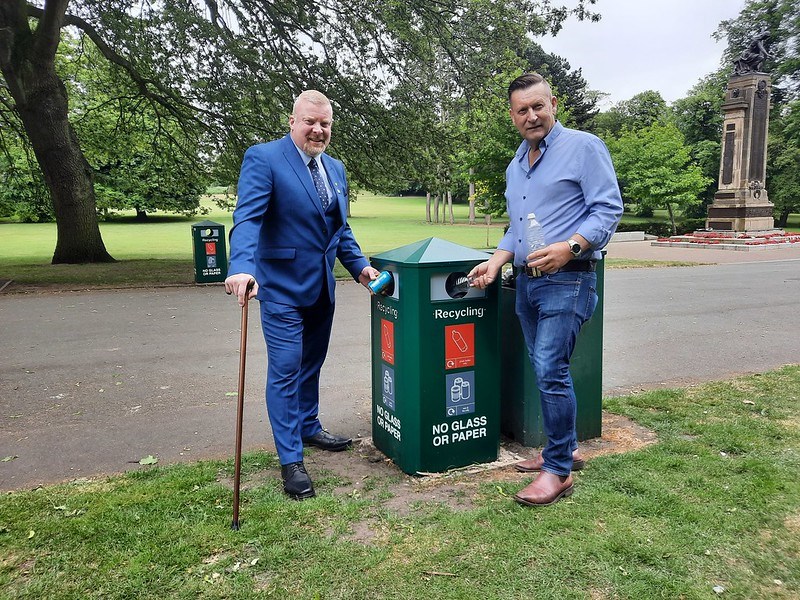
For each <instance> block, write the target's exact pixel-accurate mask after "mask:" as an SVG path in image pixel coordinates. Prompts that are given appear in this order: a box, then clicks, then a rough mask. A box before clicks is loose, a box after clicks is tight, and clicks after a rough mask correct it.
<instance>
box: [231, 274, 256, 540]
mask: <svg viewBox="0 0 800 600" xmlns="http://www.w3.org/2000/svg"><path fill="white" fill-rule="evenodd" d="M254 283H255V281H253V280H252V279H251V280H250V283H248V284H247V288H246V289H245V292H244V294H245V295H244V306H242V325H241V328H242V334H241V337H240V341H239V398H238V404H237V407H236V459H235V461H234V467H233V471H234V473H233V522H232V523H231V529H233V530H234V531H239V487H240V484H241V472H242V420H243V418H244V367H245V362H246V360H247V305H248V304H250V298H248V297H247V296H248V294H249V293H250V289H251V288H252V287H253V284H254Z"/></svg>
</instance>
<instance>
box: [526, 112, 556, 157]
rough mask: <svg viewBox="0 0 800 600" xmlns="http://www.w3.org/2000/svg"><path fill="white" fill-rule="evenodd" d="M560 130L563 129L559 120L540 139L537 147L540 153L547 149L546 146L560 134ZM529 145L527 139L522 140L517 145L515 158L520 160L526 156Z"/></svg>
mask: <svg viewBox="0 0 800 600" xmlns="http://www.w3.org/2000/svg"><path fill="white" fill-rule="evenodd" d="M562 131H564V126H563V125H562V124H561V121H556V122H555V123H554V124H553V128H552V129H551V130H550V133H548V134H547V135H546V136H544V138H542V141H541V142H539V149H540V150H541V151H542V154H544V153H545V150H547V147H548V146H549V145H550V144H552V143H553V141H554V140H555V139H556V138H557V137H558V136H559V135H561V132H562ZM530 147H531V146H530V144H529V143H528V140H522V143H521V144H520V145H519V148H518V149H517V154H516V158H517V160H522V159H523V158H525V157H526V156H528V150H530Z"/></svg>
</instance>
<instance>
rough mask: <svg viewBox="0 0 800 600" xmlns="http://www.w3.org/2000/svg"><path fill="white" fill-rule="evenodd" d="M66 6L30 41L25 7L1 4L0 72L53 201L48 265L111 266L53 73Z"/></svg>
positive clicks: (87, 174) (88, 174) (90, 184)
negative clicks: (53, 237)
mask: <svg viewBox="0 0 800 600" xmlns="http://www.w3.org/2000/svg"><path fill="white" fill-rule="evenodd" d="M55 4H58V3H54V5H55ZM66 4H67V3H66V2H64V1H63V0H62V2H61V3H60V5H61V8H52V7H51V12H53V13H54V14H49V15H48V17H49V18H45V19H44V25H42V23H40V27H39V28H37V30H36V34H35V35H32V33H31V31H30V29H29V28H28V24H27V23H28V22H27V18H26V16H25V10H26V4H25V3H24V2H21V3H17V2H14V3H8V4H5V3H4V6H3V7H2V10H0V32H1V33H2V34H1V35H0V70H2V73H3V77H4V79H5V80H6V83H7V84H8V89H9V91H10V93H11V96H12V97H13V99H14V103H15V105H16V109H17V111H18V112H19V116H20V118H21V120H22V124H23V125H24V127H25V132H26V133H27V135H28V139H29V141H30V143H31V147H32V148H33V152H34V154H35V155H36V160H37V161H38V163H39V167H40V168H41V170H42V175H43V176H44V181H45V183H46V184H47V188H48V189H49V191H50V197H51V199H52V201H53V210H54V212H55V215H56V230H57V238H56V248H55V252H54V253H53V260H52V262H53V264H56V263H87V262H113V261H114V259H113V258H112V257H111V255H110V254H109V253H108V252H107V251H106V248H105V245H104V244H103V239H102V237H101V235H100V226H99V225H98V220H97V208H96V206H97V205H96V201H95V195H94V177H93V175H92V170H91V167H90V166H89V163H88V162H87V161H86V158H85V157H84V155H83V152H82V151H81V148H80V145H79V144H78V138H77V136H76V135H75V131H74V130H73V128H72V125H70V123H69V120H68V118H67V109H68V105H67V91H66V88H65V87H64V83H63V82H62V81H61V79H59V77H58V75H57V74H56V72H55V67H54V60H55V48H57V46H58V41H59V39H60V37H59V36H60V32H61V29H60V20H61V18H60V17H59V15H58V11H59V10H60V11H61V12H60V14H61V16H62V17H63V11H64V9H65V8H66ZM45 10H46V11H47V10H49V9H48V8H45ZM20 11H22V13H23V14H22V15H20ZM54 19H55V21H54Z"/></svg>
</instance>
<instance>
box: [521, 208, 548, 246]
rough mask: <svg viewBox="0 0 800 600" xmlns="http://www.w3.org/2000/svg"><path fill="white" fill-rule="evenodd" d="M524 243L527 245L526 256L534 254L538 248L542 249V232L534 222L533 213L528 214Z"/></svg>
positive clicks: (536, 222)
mask: <svg viewBox="0 0 800 600" xmlns="http://www.w3.org/2000/svg"><path fill="white" fill-rule="evenodd" d="M525 242H526V243H527V250H528V255H530V254H531V253H532V252H535V251H536V250H538V249H539V248H544V246H545V243H544V231H542V226H541V225H540V224H539V221H537V220H536V215H535V214H533V213H529V214H528V227H527V228H526V229H525Z"/></svg>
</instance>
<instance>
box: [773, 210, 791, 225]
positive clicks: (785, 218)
mask: <svg viewBox="0 0 800 600" xmlns="http://www.w3.org/2000/svg"><path fill="white" fill-rule="evenodd" d="M790 214H791V211H790V210H789V209H783V210H781V212H780V214H779V215H778V220H777V222H776V223H775V227H786V224H787V223H788V222H789V215H790Z"/></svg>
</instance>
